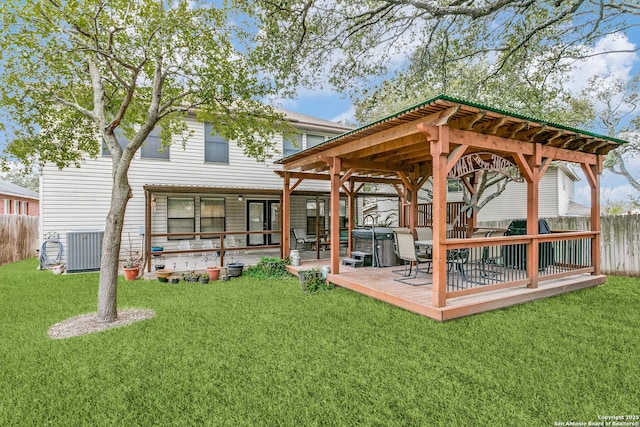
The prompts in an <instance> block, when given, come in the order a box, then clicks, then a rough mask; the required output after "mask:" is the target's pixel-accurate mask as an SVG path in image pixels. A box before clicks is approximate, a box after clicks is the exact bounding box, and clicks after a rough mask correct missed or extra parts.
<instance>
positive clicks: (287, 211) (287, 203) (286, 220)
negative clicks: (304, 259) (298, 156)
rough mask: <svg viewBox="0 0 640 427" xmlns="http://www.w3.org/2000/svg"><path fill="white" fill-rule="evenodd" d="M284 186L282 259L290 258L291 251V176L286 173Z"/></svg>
mask: <svg viewBox="0 0 640 427" xmlns="http://www.w3.org/2000/svg"><path fill="white" fill-rule="evenodd" d="M283 180H284V184H283V186H282V208H281V209H282V236H281V237H282V238H281V241H280V242H281V244H280V248H281V249H280V251H281V252H282V257H283V258H284V257H288V256H289V251H290V250H291V216H290V215H291V189H290V188H289V187H290V185H291V175H290V174H289V172H284V177H283Z"/></svg>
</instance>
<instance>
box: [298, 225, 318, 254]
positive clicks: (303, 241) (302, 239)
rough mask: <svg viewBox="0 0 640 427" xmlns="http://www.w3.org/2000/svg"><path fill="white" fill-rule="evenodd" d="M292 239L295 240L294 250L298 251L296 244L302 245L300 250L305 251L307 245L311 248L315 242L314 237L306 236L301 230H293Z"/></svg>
mask: <svg viewBox="0 0 640 427" xmlns="http://www.w3.org/2000/svg"><path fill="white" fill-rule="evenodd" d="M293 237H294V239H295V240H296V249H298V244H300V245H302V249H307V245H309V244H310V245H312V248H313V247H314V246H315V244H316V242H317V239H316V236H307V232H306V231H304V229H303V228H294V229H293Z"/></svg>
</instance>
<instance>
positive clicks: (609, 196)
mask: <svg viewBox="0 0 640 427" xmlns="http://www.w3.org/2000/svg"><path fill="white" fill-rule="evenodd" d="M639 46H640V30H638V29H636V30H635V31H633V32H630V33H629V34H627V35H621V36H611V37H608V38H606V39H601V40H600V42H599V43H598V45H597V46H595V47H594V50H595V52H602V51H610V50H616V49H617V50H628V51H631V50H633V49H636V48H638V47H639ZM639 72H640V54H638V53H628V52H625V53H616V54H608V55H596V56H593V57H591V58H589V59H587V60H585V61H582V62H580V63H578V64H576V67H575V69H574V72H573V73H572V74H571V75H568V76H567V79H566V86H567V87H568V88H569V89H571V91H572V92H573V93H576V94H579V93H580V91H581V90H582V89H583V88H584V87H585V86H586V84H587V81H588V80H589V78H590V77H593V76H595V75H598V74H600V73H608V74H609V75H612V76H615V77H617V78H621V79H624V80H626V81H629V80H630V78H631V76H633V75H636V74H638V73H639ZM319 86H320V85H319ZM322 86H323V88H322V89H317V90H308V89H305V90H303V91H301V92H300V93H299V95H298V97H297V98H296V99H293V100H286V101H284V103H283V104H282V107H284V108H286V109H288V110H292V111H296V112H298V113H302V114H307V115H310V116H314V117H318V118H321V119H325V120H331V121H344V122H348V121H349V120H351V121H353V115H354V108H353V105H352V103H351V101H350V100H349V99H348V98H346V97H345V96H343V95H341V94H340V93H337V92H334V91H332V90H331V89H330V86H329V85H328V84H323V85H322ZM469 101H474V100H469ZM584 130H588V131H592V132H596V133H600V134H602V133H603V131H602V130H600V129H584ZM627 169H628V170H630V171H631V172H632V173H633V172H634V171H637V170H640V158H637V159H634V160H632V161H631V162H630V163H628V164H627ZM577 175H578V177H580V178H581V181H580V182H577V183H576V190H575V191H576V192H575V201H576V202H578V203H581V204H583V205H586V206H589V205H590V203H591V195H590V189H589V186H588V184H587V182H586V180H585V179H584V175H583V174H582V172H581V171H579V172H578V173H577ZM639 175H640V174H635V176H639ZM632 194H636V195H637V192H636V191H635V190H634V189H633V188H632V187H631V185H630V184H629V183H628V182H627V181H626V180H625V179H624V178H623V177H621V176H618V175H615V174H612V173H611V172H608V171H605V172H604V173H603V175H602V177H601V195H602V203H605V204H606V203H607V202H608V201H612V202H613V201H627V200H629V197H630V195H632Z"/></svg>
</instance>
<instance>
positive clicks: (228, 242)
mask: <svg viewBox="0 0 640 427" xmlns="http://www.w3.org/2000/svg"><path fill="white" fill-rule="evenodd" d="M224 247H225V249H229V248H237V247H238V242H236V238H235V237H234V236H227V237H225V238H224ZM227 253H228V254H229V256H230V257H231V262H236V261H237V260H238V257H239V256H240V252H239V251H237V250H235V251H229V250H228V251H227Z"/></svg>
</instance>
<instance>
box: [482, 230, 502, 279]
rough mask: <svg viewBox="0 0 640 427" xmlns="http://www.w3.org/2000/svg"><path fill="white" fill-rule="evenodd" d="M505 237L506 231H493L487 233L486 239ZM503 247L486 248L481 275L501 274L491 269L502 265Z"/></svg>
mask: <svg viewBox="0 0 640 427" xmlns="http://www.w3.org/2000/svg"><path fill="white" fill-rule="evenodd" d="M506 235H507V231H506V230H503V231H495V230H491V231H489V233H487V237H503V236H506ZM504 247H505V246H503V245H492V246H487V247H486V248H485V249H486V252H485V257H484V262H483V263H482V266H483V269H482V271H483V273H484V274H485V275H494V276H495V275H498V274H502V273H501V272H499V271H497V270H495V269H492V267H498V266H502V265H504Z"/></svg>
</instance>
